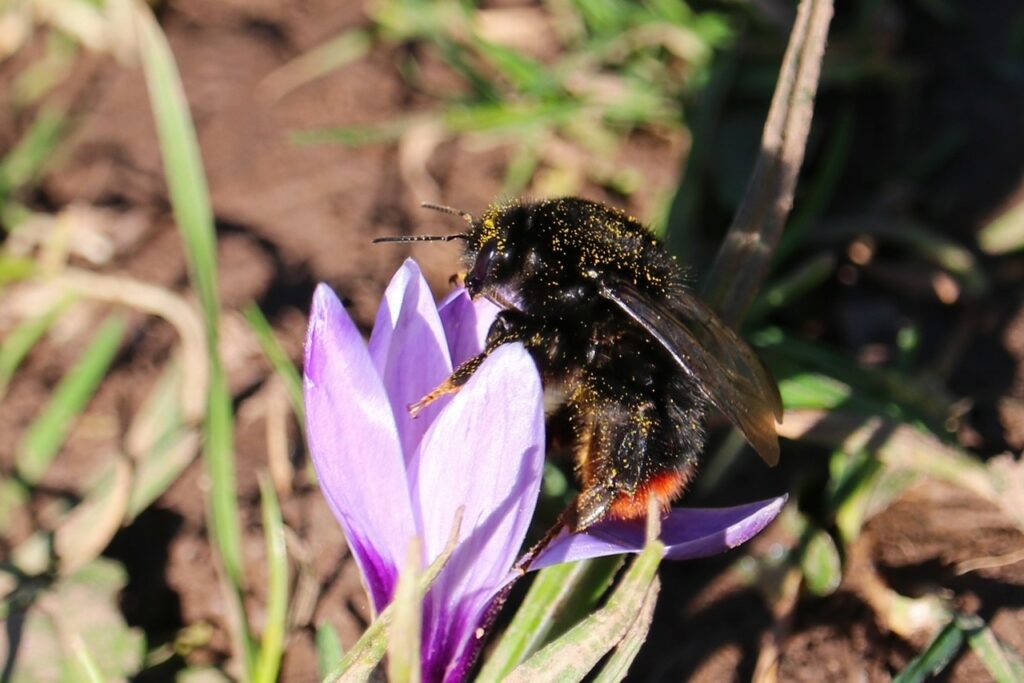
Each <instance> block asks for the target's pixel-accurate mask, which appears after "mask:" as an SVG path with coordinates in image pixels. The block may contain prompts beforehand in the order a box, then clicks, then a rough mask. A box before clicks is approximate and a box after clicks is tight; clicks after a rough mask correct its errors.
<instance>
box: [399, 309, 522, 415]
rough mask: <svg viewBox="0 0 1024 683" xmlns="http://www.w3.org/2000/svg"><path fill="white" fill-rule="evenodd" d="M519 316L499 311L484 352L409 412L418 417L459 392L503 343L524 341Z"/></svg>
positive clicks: (457, 369)
mask: <svg viewBox="0 0 1024 683" xmlns="http://www.w3.org/2000/svg"><path fill="white" fill-rule="evenodd" d="M517 316H521V314H517V312H515V311H501V312H500V313H498V316H497V317H496V318H495V319H494V323H493V324H492V325H491V329H490V330H489V331H488V332H487V344H486V346H485V347H484V350H483V352H481V353H479V354H477V355H475V356H473V357H472V358H470V359H469V360H467V361H466V362H465V363H463V364H462V365H460V366H459V367H457V368H455V372H453V373H452V374H451V375H450V376H449V377H448V379H446V380H445V381H444V382H442V383H441V384H439V385H438V386H437V388H435V389H434V390H433V391H431V392H430V393H429V394H427V395H426V396H424V397H423V398H421V399H420V400H418V401H416V402H415V403H413V404H412V405H410V406H409V414H410V415H412V416H413V417H416V416H417V415H419V413H420V412H422V411H423V409H424V408H426V407H427V406H429V405H430V404H431V403H433V402H434V401H436V400H437V399H439V398H441V397H442V396H447V395H448V394H454V393H455V392H457V391H458V390H459V389H460V388H462V385H463V384H465V383H466V382H468V381H469V378H470V377H472V376H473V373H474V372H476V371H477V370H478V369H479V368H480V366H481V365H483V362H484V361H485V360H487V356H489V355H491V354H492V353H494V350H495V349H497V348H498V347H499V346H501V345H502V344H508V343H509V342H514V341H523V340H524V339H525V337H526V328H525V327H523V326H522V325H521V324H519V317H517Z"/></svg>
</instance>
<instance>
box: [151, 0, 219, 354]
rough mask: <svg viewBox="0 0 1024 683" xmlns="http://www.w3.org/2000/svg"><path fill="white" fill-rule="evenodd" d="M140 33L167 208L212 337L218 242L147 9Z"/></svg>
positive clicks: (182, 106)
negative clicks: (171, 211)
mask: <svg viewBox="0 0 1024 683" xmlns="http://www.w3.org/2000/svg"><path fill="white" fill-rule="evenodd" d="M140 33H141V36H142V43H141V50H142V65H143V69H144V71H145V74H146V86H147V88H148V90H149V99H150V106H151V107H152V109H153V116H154V118H155V120H156V129H157V135H158V137H159V139H160V152H161V154H162V156H163V162H164V173H165V174H166V176H167V187H168V190H169V191H170V196H171V208H172V210H173V211H174V219H175V221H176V222H177V224H178V230H179V231H181V236H182V238H183V239H184V240H185V255H186V257H187V258H188V262H189V268H190V270H191V275H192V281H193V285H194V286H195V288H196V291H197V292H198V294H199V300H200V301H201V302H202V306H203V313H204V314H205V315H206V321H207V325H208V329H207V334H216V329H217V314H218V312H219V311H220V304H219V302H218V299H217V243H216V237H215V233H214V225H213V210H212V208H211V207H210V194H209V189H208V187H207V183H206V172H205V171H204V170H203V162H202V158H201V157H200V154H199V143H198V140H197V139H196V132H195V128H194V127H193V125H192V118H191V116H190V114H189V110H188V100H186V98H185V91H184V89H183V88H182V85H181V77H180V76H179V74H178V68H177V66H176V65H175V63H174V56H173V54H172V53H171V48H170V46H169V45H168V44H167V39H166V38H165V37H164V35H163V33H162V32H161V31H160V27H159V26H157V24H156V21H155V19H154V18H153V15H152V14H150V13H149V12H148V10H144V11H143V12H142V13H141V14H140Z"/></svg>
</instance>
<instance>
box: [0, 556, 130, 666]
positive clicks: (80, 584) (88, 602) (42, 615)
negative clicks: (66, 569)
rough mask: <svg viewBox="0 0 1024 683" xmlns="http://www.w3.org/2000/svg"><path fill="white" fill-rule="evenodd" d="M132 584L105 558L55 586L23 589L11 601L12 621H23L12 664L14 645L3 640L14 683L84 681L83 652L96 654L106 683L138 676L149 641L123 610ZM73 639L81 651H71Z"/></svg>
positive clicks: (1, 656)
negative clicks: (122, 596) (121, 602)
mask: <svg viewBox="0 0 1024 683" xmlns="http://www.w3.org/2000/svg"><path fill="white" fill-rule="evenodd" d="M127 579H128V577H127V574H126V572H125V571H124V569H123V567H122V566H121V565H120V564H118V563H116V562H114V561H112V560H106V559H99V560H96V561H94V562H92V563H90V564H88V565H86V566H85V567H82V568H81V569H80V570H78V571H77V572H75V573H74V574H72V575H71V576H68V577H65V578H62V579H60V580H58V581H57V582H56V583H54V584H52V585H48V586H47V585H45V584H39V583H35V584H34V585H30V584H22V585H21V586H20V587H19V588H18V589H17V591H18V593H17V594H16V595H15V596H8V600H11V598H12V597H13V598H14V600H13V601H12V603H13V604H14V605H16V606H15V607H14V613H13V614H11V615H8V619H12V620H13V619H18V620H23V621H22V633H21V635H22V638H21V644H20V647H19V649H18V653H17V657H16V658H14V659H13V660H9V656H10V654H11V653H10V652H9V651H8V649H7V648H8V647H9V640H8V639H7V638H0V662H7V663H8V665H9V666H11V671H10V673H11V676H10V679H9V681H10V683H35V682H36V681H55V680H82V679H83V677H82V675H81V674H82V673H83V670H82V659H81V656H82V653H83V652H87V653H91V654H92V655H93V658H92V664H93V665H95V667H96V669H97V670H98V672H99V676H100V680H105V681H111V680H124V679H126V678H129V677H131V676H133V675H134V674H136V673H138V671H139V670H140V668H141V666H142V663H143V659H144V655H145V643H144V638H143V635H142V633H141V631H139V630H138V629H134V628H130V627H129V626H128V625H127V624H126V623H125V620H124V616H123V615H122V614H121V610H120V608H119V606H118V595H119V594H120V592H121V591H122V590H123V589H124V587H125V585H126V583H127ZM43 599H45V603H46V607H45V609H44V607H43V605H42V604H41V600H43ZM9 623H13V621H12V622H9ZM69 635H70V636H71V638H70V639H69V638H68V636H69ZM72 639H78V640H80V642H81V647H80V648H75V647H71V648H69V647H68V645H69V644H71V642H69V641H70V640H72ZM86 680H88V679H86Z"/></svg>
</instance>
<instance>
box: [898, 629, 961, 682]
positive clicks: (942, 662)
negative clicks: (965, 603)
mask: <svg viewBox="0 0 1024 683" xmlns="http://www.w3.org/2000/svg"><path fill="white" fill-rule="evenodd" d="M963 644H964V632H963V629H961V628H960V626H959V625H958V624H957V621H956V619H954V620H953V621H951V622H949V623H948V624H946V626H945V627H944V628H943V629H942V630H941V631H939V633H938V635H936V636H935V638H934V639H933V640H932V642H931V643H930V644H929V645H928V647H927V649H925V651H924V652H922V653H921V654H920V655H918V656H917V657H915V658H914V659H912V660H910V663H909V664H907V667H906V668H905V669H903V671H901V672H900V673H899V674H897V675H896V677H895V678H893V679H892V683H922V682H923V681H925V680H927V679H928V678H929V677H930V676H934V675H936V674H938V673H939V672H940V671H942V670H943V669H945V668H946V665H947V664H949V663H950V661H952V660H953V657H955V656H956V655H957V653H958V652H960V648H961V647H963Z"/></svg>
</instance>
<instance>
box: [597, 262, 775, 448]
mask: <svg viewBox="0 0 1024 683" xmlns="http://www.w3.org/2000/svg"><path fill="white" fill-rule="evenodd" d="M599 292H600V294H601V296H602V297H604V298H605V299H608V300H609V301H611V302H612V303H614V304H615V305H616V306H618V307H619V308H620V309H622V311H623V312H624V313H625V314H626V315H628V316H629V317H630V318H632V319H633V320H634V321H636V322H637V324H639V325H640V326H641V327H643V328H644V329H645V330H647V332H648V333H650V335H651V336H652V337H654V338H655V339H656V340H657V341H658V342H659V343H660V344H661V345H662V346H663V347H665V349H666V350H667V351H668V352H669V353H670V354H671V355H672V357H673V358H674V359H675V361H676V362H677V363H678V364H679V367H681V368H682V369H683V371H684V372H686V373H687V374H688V375H690V376H691V377H693V378H694V379H696V380H697V386H699V387H700V390H701V392H702V393H703V394H704V397H705V398H706V399H707V400H708V401H709V402H710V403H712V404H713V405H714V406H715V407H716V408H718V409H719V410H720V411H722V412H723V413H724V414H725V416H726V417H728V418H729V420H731V421H732V423H733V424H735V425H736V426H737V427H739V428H740V430H741V431H742V432H743V435H744V436H745V437H746V438H747V441H749V442H750V445H752V446H753V447H754V449H755V450H756V451H757V452H758V454H759V455H760V456H761V457H762V458H763V459H764V460H765V462H767V463H768V464H769V465H775V464H776V463H777V462H778V461H779V440H778V436H777V435H776V433H775V423H776V422H777V421H780V420H781V419H782V398H781V396H779V388H778V386H777V385H776V384H775V380H773V379H772V376H771V374H770V373H769V372H768V369H767V368H766V367H765V366H764V363H762V362H761V359H760V358H759V357H758V356H757V354H756V353H754V351H753V350H752V349H751V348H750V347H749V346H748V345H747V343H746V342H745V341H743V340H742V339H740V337H739V336H738V335H737V334H736V333H735V332H733V331H732V330H731V329H730V328H729V327H728V326H727V325H726V324H725V323H724V322H722V320H721V319H719V317H718V316H717V315H716V314H715V312H714V311H712V310H711V308H710V307H709V306H708V305H707V304H705V303H704V302H702V301H701V300H700V299H698V298H697V297H696V296H694V295H692V294H690V293H688V292H686V291H680V292H678V293H677V294H676V295H675V296H674V297H673V298H672V301H671V305H664V304H662V303H661V302H658V301H652V300H651V297H650V296H648V295H645V294H644V293H642V292H641V291H639V290H638V289H637V288H636V287H635V286H633V285H632V284H631V283H629V282H624V281H617V282H615V283H614V284H608V283H602V284H600V286H599Z"/></svg>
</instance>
